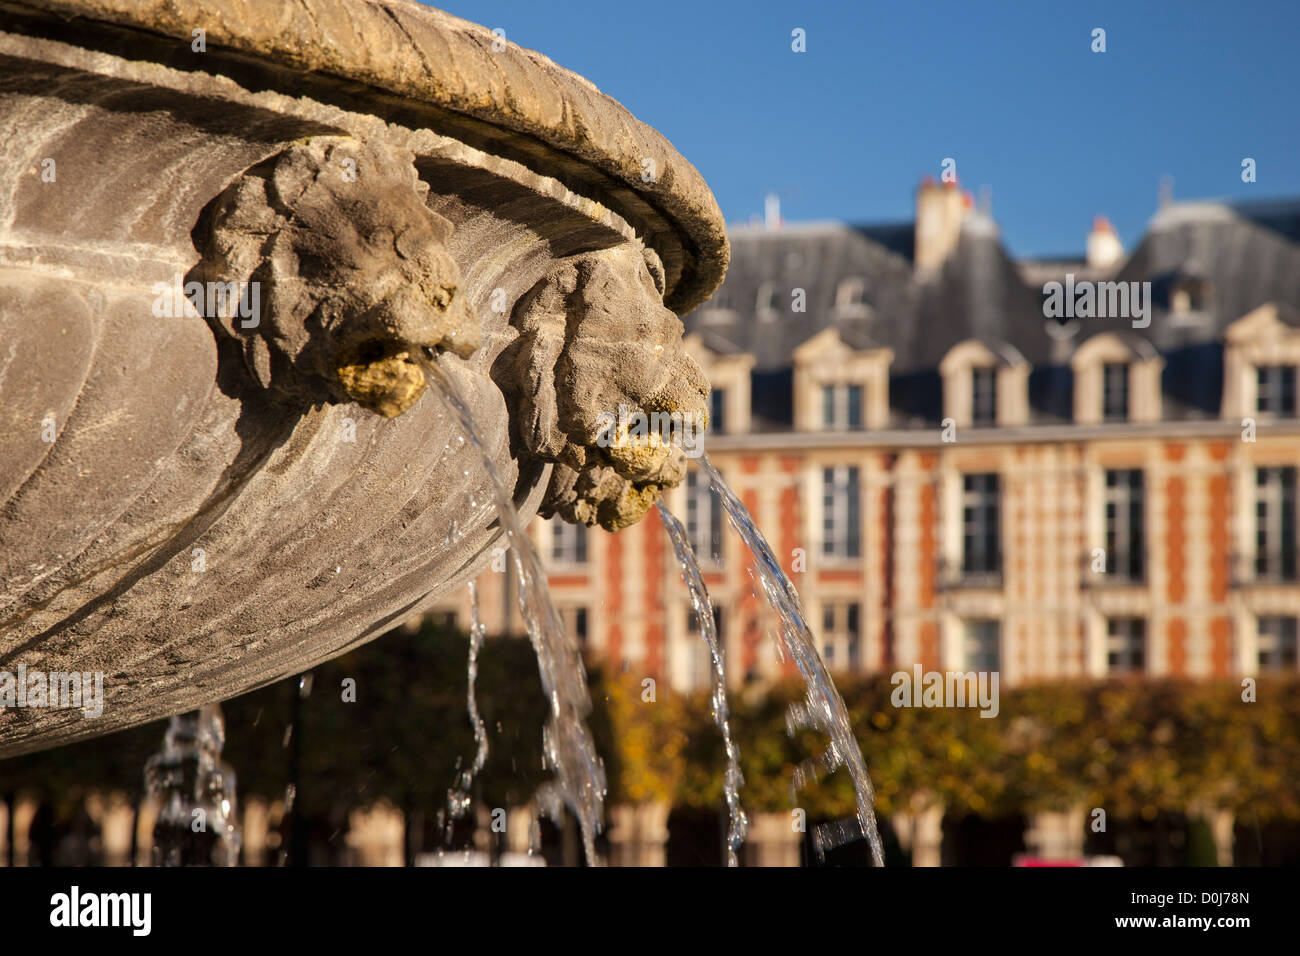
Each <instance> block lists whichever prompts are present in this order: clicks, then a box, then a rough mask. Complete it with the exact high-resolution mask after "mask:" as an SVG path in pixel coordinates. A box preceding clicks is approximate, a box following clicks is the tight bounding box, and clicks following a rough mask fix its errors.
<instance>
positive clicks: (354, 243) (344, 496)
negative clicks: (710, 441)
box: [0, 0, 728, 756]
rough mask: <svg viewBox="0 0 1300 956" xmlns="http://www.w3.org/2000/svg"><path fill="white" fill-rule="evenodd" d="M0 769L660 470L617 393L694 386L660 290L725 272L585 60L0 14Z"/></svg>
mask: <svg viewBox="0 0 1300 956" xmlns="http://www.w3.org/2000/svg"><path fill="white" fill-rule="evenodd" d="M0 123H2V124H3V126H4V130H5V135H4V138H3V139H4V142H5V144H6V145H5V148H4V150H3V153H0V163H2V164H3V166H4V168H5V171H6V172H7V173H8V176H7V177H5V178H6V182H8V183H9V184H10V185H9V188H8V189H7V190H6V191H4V192H3V193H0V333H2V334H0V343H2V344H0V446H2V448H3V455H2V456H0V502H3V504H2V505H0V671H5V672H16V670H17V668H18V666H19V665H20V664H21V665H23V666H24V667H25V670H26V672H27V673H28V674H32V673H35V672H40V673H45V674H52V673H64V672H71V671H78V672H102V674H103V675H104V678H103V687H104V701H103V713H102V716H99V717H96V718H88V717H86V716H84V715H83V714H82V713H81V711H80V710H78V709H76V708H60V707H53V706H37V707H31V706H29V707H18V708H5V709H3V710H0V756H7V755H12V754H16V753H22V752H25V751H29V750H34V749H39V748H42V747H46V746H52V745H56V744H60V743H65V742H68V741H71V740H74V739H77V738H81V737H86V736H91V735H95V734H100V733H106V732H109V731H113V730H117V729H121V728H124V727H127V726H130V725H133V724H137V723H140V722H143V721H147V720H151V719H156V718H159V717H163V716H167V715H169V714H173V713H177V712H179V711H183V710H189V709H194V708H196V707H199V706H200V705H202V704H204V703H208V702H211V701H216V700H221V699H224V698H227V697H230V696H232V695H235V694H238V693H241V692H243V691H246V690H249V689H252V688H254V687H257V686H260V685H263V684H266V683H269V682H271V681H274V680H278V679H281V678H283V677H286V676H289V675H292V674H295V673H297V672H300V671H302V670H304V669H307V668H310V667H311V666H313V665H314V664H316V663H318V662H320V661H322V660H326V659H328V658H330V657H333V656H336V655H338V654H340V653H343V652H344V651H346V650H347V649H349V648H350V647H353V646H355V645H357V644H359V643H362V642H364V641H366V640H369V639H372V638H373V637H375V636H377V635H378V634H380V633H382V632H383V631H384V630H385V629H387V628H389V627H391V626H392V625H393V624H395V623H396V622H398V621H400V620H401V619H403V618H405V617H407V616H409V615H412V614H417V613H419V612H421V611H422V610H424V609H426V608H428V607H430V606H431V605H432V604H433V603H435V602H436V601H437V600H438V599H439V598H440V597H442V596H443V595H445V594H446V593H448V592H449V591H451V590H453V589H455V588H458V587H460V586H461V585H463V584H464V582H465V581H466V580H468V579H469V578H470V577H472V576H473V575H474V574H476V573H477V572H478V571H479V570H480V569H481V568H482V567H483V566H484V565H485V564H486V563H487V562H488V561H489V560H490V559H491V552H492V549H493V548H494V547H495V546H498V544H499V538H500V529H499V527H498V525H497V521H496V516H495V512H494V509H493V507H492V506H491V501H492V496H491V494H490V493H489V491H488V486H487V478H486V476H485V475H484V474H483V473H482V462H481V459H480V458H479V457H478V453H477V451H475V450H473V449H471V448H469V447H468V446H467V445H466V444H464V443H462V441H461V435H460V430H459V428H458V427H457V426H456V425H455V423H454V422H453V420H452V418H451V417H450V416H449V415H448V414H447V413H446V411H445V410H444V409H443V406H442V403H441V402H439V401H437V400H436V398H437V397H436V396H434V395H430V394H426V391H427V383H426V382H425V380H424V377H423V374H422V373H421V372H420V371H419V366H418V363H417V362H416V361H415V358H414V356H415V353H416V351H417V350H433V351H436V352H439V353H441V357H440V363H441V364H442V365H443V366H444V368H446V369H447V371H448V374H449V375H451V376H452V377H453V379H454V381H455V383H456V385H457V387H458V389H459V390H460V392H461V393H462V394H463V395H464V396H465V397H466V400H467V401H468V403H469V404H470V406H471V408H472V410H473V412H474V415H475V418H476V419H477V420H478V422H479V425H480V430H481V438H482V439H483V441H484V444H485V445H486V446H487V448H488V449H489V451H490V453H491V454H492V456H493V458H494V459H495V461H496V463H497V467H498V468H499V469H500V470H501V472H502V474H503V475H506V476H508V479H509V480H510V481H512V482H513V483H514V498H515V502H516V505H517V507H518V508H519V510H520V513H521V516H522V517H523V518H524V519H525V520H527V518H529V517H531V516H532V515H533V514H534V513H536V512H537V511H538V510H539V509H541V510H542V511H543V512H544V513H548V514H549V513H559V514H561V515H563V516H564V517H566V518H568V519H569V520H581V521H585V522H587V523H592V524H600V525H603V526H605V527H606V528H610V529H614V528H617V527H620V526H622V525H623V524H626V523H628V522H630V521H632V520H636V518H637V517H639V516H640V514H642V513H644V511H645V509H646V508H648V507H649V506H650V504H651V503H653V500H654V498H655V496H657V493H658V490H659V488H661V487H663V486H666V485H670V484H672V483H674V482H675V481H676V480H678V479H679V478H680V475H681V462H680V461H679V460H675V459H672V458H671V456H660V457H658V458H654V457H652V458H651V459H646V458H644V456H642V457H641V458H638V459H637V460H636V461H633V462H629V461H626V460H622V459H620V460H613V459H611V458H609V457H608V456H606V455H603V454H602V453H601V452H600V451H599V450H598V449H597V447H596V442H595V440H594V439H595V435H594V430H593V429H594V428H595V425H594V424H593V423H594V421H595V420H596V418H597V416H598V415H599V414H600V413H601V412H606V413H608V412H617V410H618V406H619V404H620V403H627V404H629V405H631V406H633V407H644V408H647V409H658V408H668V407H672V408H688V409H702V408H703V403H704V397H705V395H706V394H707V383H705V382H704V381H703V377H702V376H701V375H700V374H699V370H698V368H696V367H695V366H694V363H692V362H690V360H689V358H687V357H686V356H685V355H684V353H683V352H682V351H681V342H680V337H681V325H680V321H679V320H678V319H677V317H676V315H677V314H680V313H683V312H685V311H687V310H689V309H690V308H692V307H693V306H695V305H697V304H698V303H700V302H701V301H703V300H705V299H706V298H707V297H708V296H709V295H710V294H711V293H712V291H713V289H714V288H715V287H716V285H717V284H718V283H719V282H720V281H721V277H722V275H723V273H724V272H725V269H726V263H727V255H728V250H727V244H726V238H725V231H724V226H723V222H722V218H721V215H720V213H719V211H718V209H717V206H716V204H715V202H714V200H713V197H712V195H711V194H710V192H709V190H708V188H707V187H706V186H705V184H704V183H703V181H702V179H701V178H700V176H699V174H698V173H697V172H696V171H695V169H694V168H693V167H691V166H690V164H689V163H688V162H686V160H684V159H683V158H682V157H681V156H680V155H678V154H677V152H676V151H675V150H674V149H673V148H672V146H671V145H670V144H669V143H668V142H667V141H666V140H665V139H664V138H663V137H662V136H660V135H659V134H658V133H656V132H655V131H654V130H652V129H650V128H649V127H646V126H645V125H644V124H641V123H640V122H638V121H637V120H636V119H635V118H633V117H632V116H631V115H630V114H628V113H627V111H625V110H624V109H623V108H622V107H621V106H619V105H618V104H617V103H616V102H615V101H613V100H612V99H610V98H608V97H606V96H604V95H603V94H601V93H600V92H599V91H598V90H597V89H596V88H595V87H594V86H592V84H590V83H589V82H587V81H586V80H584V79H582V78H581V77H578V76H576V75H575V74H573V73H570V72H568V71H566V70H564V69H562V68H560V67H558V66H556V65H555V64H553V63H551V62H550V61H549V60H547V59H546V58H545V57H542V56H540V55H538V54H536V53H532V52H531V51H527V50H523V49H521V48H518V47H516V46H514V45H512V44H509V43H506V42H503V41H502V39H501V38H500V37H497V36H496V35H494V34H493V33H492V32H491V31H489V30H487V29H485V28H483V27H479V26H476V25H474V24H470V23H467V22H465V21H462V20H459V19H457V18H454V17H451V16H448V15H447V14H444V13H441V12H439V11H436V10H432V9H430V8H427V7H423V6H418V5H416V4H413V3H406V2H384V0H303V2H300V3H296V4H292V5H281V4H265V5H252V4H247V3H244V2H239V0H154V2H148V0H146V2H140V0H7V2H5V3H4V4H3V5H2V6H0Z"/></svg>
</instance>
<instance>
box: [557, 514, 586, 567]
mask: <svg viewBox="0 0 1300 956" xmlns="http://www.w3.org/2000/svg"><path fill="white" fill-rule="evenodd" d="M551 560H552V561H555V562H556V563H557V564H586V563H587V526H586V525H581V524H569V523H568V522H567V521H561V520H560V519H558V518H557V519H555V520H554V521H552V522H551Z"/></svg>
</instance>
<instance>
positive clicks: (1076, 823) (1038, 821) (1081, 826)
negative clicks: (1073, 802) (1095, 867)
mask: <svg viewBox="0 0 1300 956" xmlns="http://www.w3.org/2000/svg"><path fill="white" fill-rule="evenodd" d="M1087 819H1088V811H1087V809H1086V808H1084V807H1072V808H1071V809H1069V810H1064V811H1050V812H1046V813H1035V814H1032V815H1031V816H1030V817H1029V826H1028V827H1027V828H1026V829H1025V850H1026V852H1028V853H1029V855H1031V856H1037V857H1041V858H1042V859H1045V860H1077V859H1081V858H1082V857H1083V841H1084V836H1085V830H1086V827H1087Z"/></svg>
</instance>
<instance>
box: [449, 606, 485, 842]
mask: <svg viewBox="0 0 1300 956" xmlns="http://www.w3.org/2000/svg"><path fill="white" fill-rule="evenodd" d="M486 631H487V628H486V627H485V626H484V624H483V615H482V611H481V609H480V607H479V598H478V583H477V582H475V581H470V582H469V663H468V665H467V681H466V691H465V706H466V708H467V710H468V711H469V722H470V723H471V724H472V725H473V727H474V761H473V763H471V764H470V767H469V769H468V770H463V771H461V772H460V774H459V776H458V777H457V778H456V785H455V786H454V787H452V788H451V789H450V790H448V791H447V810H446V815H445V820H444V824H445V834H444V839H445V841H446V842H448V843H450V842H451V832H452V827H453V825H454V822H455V821H456V820H459V819H460V818H461V817H463V816H464V815H465V814H466V813H467V812H468V811H469V808H470V803H471V799H472V798H471V790H472V788H473V786H474V778H475V777H476V776H477V775H478V772H479V771H480V770H482V769H483V765H484V764H486V763H487V758H488V736H487V725H486V724H484V723H483V717H482V715H481V714H480V713H479V711H478V695H477V691H476V688H477V685H478V656H479V653H480V652H481V651H482V650H483V637H484V635H485V634H486Z"/></svg>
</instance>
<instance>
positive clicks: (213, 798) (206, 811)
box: [144, 704, 240, 866]
mask: <svg viewBox="0 0 1300 956" xmlns="http://www.w3.org/2000/svg"><path fill="white" fill-rule="evenodd" d="M225 743H226V725H225V721H224V720H223V719H222V716H221V708H220V707H219V706H218V705H217V704H209V705H208V706H206V707H204V708H203V709H202V710H196V711H191V712H190V713H188V714H177V715H176V716H175V717H173V718H172V719H171V722H170V723H169V724H168V725H167V733H166V735H165V736H164V737H163V746H162V750H160V751H158V752H157V753H155V754H154V755H153V756H152V757H150V758H149V760H148V761H147V762H146V763H145V765H144V780H145V788H146V789H147V790H148V792H149V794H150V795H151V796H153V797H155V798H157V799H158V801H159V802H160V803H161V804H162V806H161V809H160V810H159V811H158V819H157V821H156V822H155V823H154V828H153V864H154V866H235V865H236V864H237V863H238V862H239V846H240V836H239V830H238V828H237V827H236V826H235V822H234V820H235V772H234V771H233V770H232V769H231V768H230V765H229V764H226V763H223V762H222V760H221V749H222V747H224V746H225ZM198 821H201V822H202V826H201V827H200V828H199V829H198V830H195V829H194V826H195V823H196V822H198Z"/></svg>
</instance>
